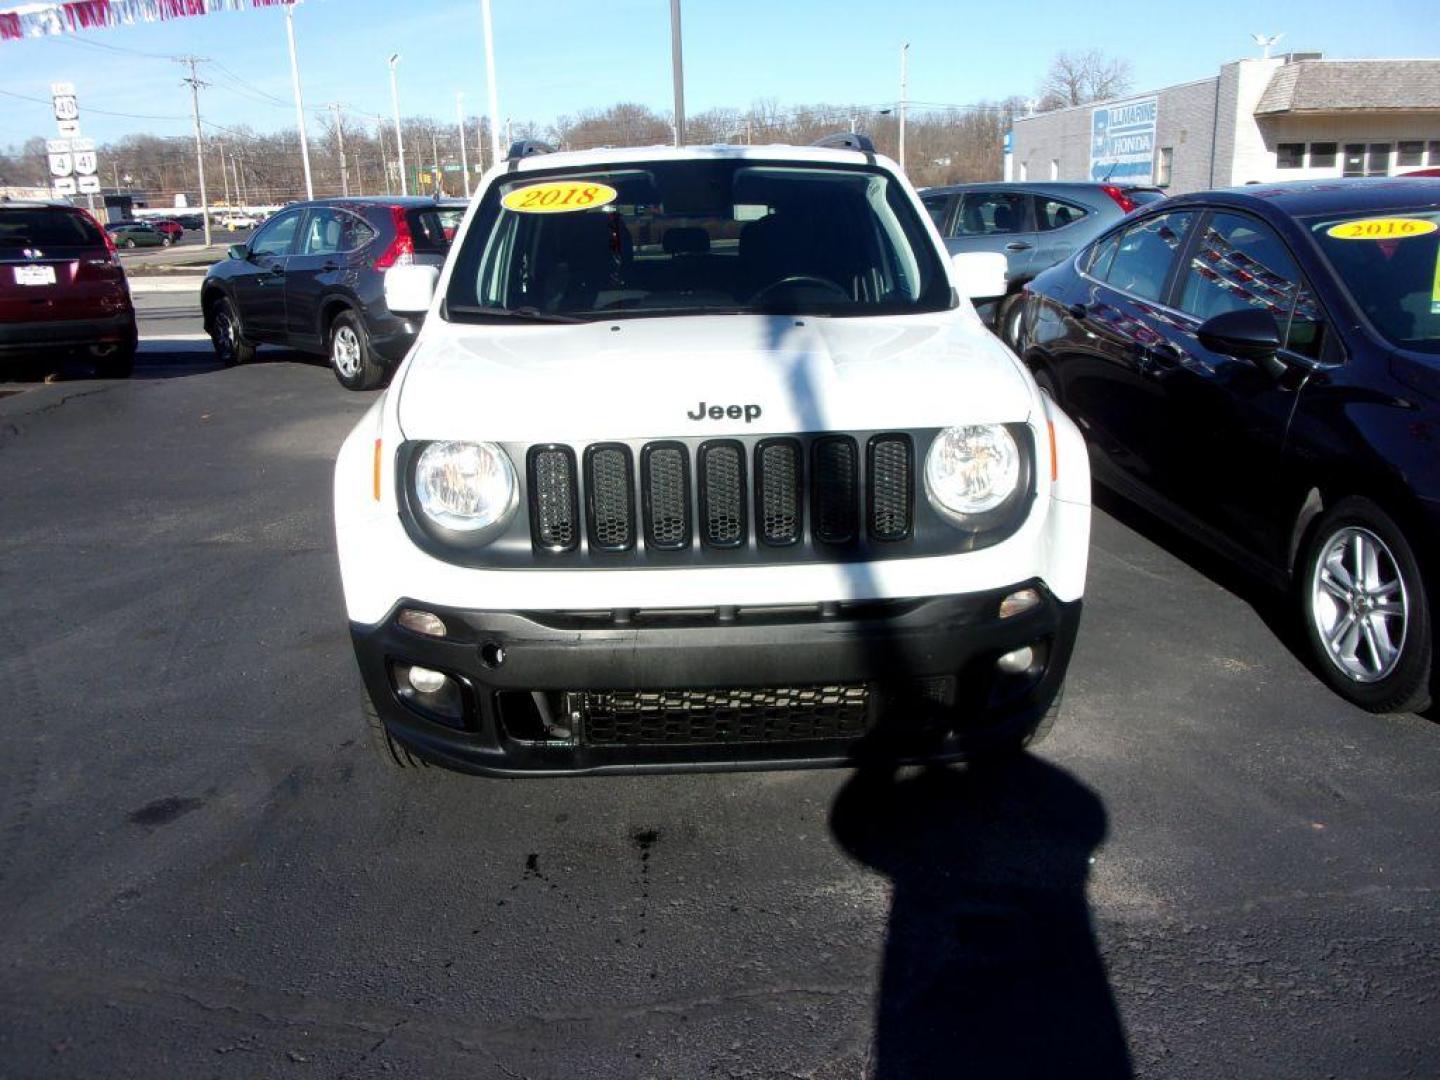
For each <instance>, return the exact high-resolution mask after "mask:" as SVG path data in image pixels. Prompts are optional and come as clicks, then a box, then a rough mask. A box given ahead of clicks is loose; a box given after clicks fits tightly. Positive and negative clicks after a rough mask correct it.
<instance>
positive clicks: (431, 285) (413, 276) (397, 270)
mask: <svg viewBox="0 0 1440 1080" xmlns="http://www.w3.org/2000/svg"><path fill="white" fill-rule="evenodd" d="M439 280H440V268H439V267H438V266H392V267H390V269H389V270H386V271H385V306H386V307H388V308H389V309H390V310H391V311H392V312H394V313H395V314H396V315H423V314H425V312H427V311H429V310H430V301H432V300H434V299H435V285H436V283H438V282H439Z"/></svg>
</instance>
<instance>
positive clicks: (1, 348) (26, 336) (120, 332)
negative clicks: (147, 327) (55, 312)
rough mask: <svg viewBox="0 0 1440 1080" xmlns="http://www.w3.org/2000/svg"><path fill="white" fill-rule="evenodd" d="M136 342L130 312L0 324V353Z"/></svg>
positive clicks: (135, 331)
mask: <svg viewBox="0 0 1440 1080" xmlns="http://www.w3.org/2000/svg"><path fill="white" fill-rule="evenodd" d="M136 340H137V330H136V325H135V313H134V312H133V311H126V312H121V313H120V314H119V315H113V316H102V317H100V318H95V319H53V320H45V321H42V322H23V323H0V354H7V353H12V354H13V353H27V352H38V351H40V350H48V349H77V348H85V347H88V346H91V345H133V344H134V343H135V341H136Z"/></svg>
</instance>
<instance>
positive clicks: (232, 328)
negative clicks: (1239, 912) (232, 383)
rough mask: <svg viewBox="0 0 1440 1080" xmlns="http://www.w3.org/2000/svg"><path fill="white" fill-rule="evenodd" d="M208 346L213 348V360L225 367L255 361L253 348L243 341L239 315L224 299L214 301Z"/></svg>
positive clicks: (243, 332)
mask: <svg viewBox="0 0 1440 1080" xmlns="http://www.w3.org/2000/svg"><path fill="white" fill-rule="evenodd" d="M210 344H211V345H213V346H214V347H215V358H216V359H217V360H219V361H220V363H222V364H224V365H225V366H226V367H235V366H236V365H237V364H248V363H250V362H251V361H253V360H254V359H255V346H254V345H251V344H249V343H248V342H247V341H246V340H245V331H244V329H243V328H242V326H241V324H240V315H239V313H238V312H236V310H235V306H234V305H233V304H231V303H230V301H229V300H227V299H225V298H224V297H221V298H220V299H219V300H217V301H215V310H214V311H213V312H212V313H211V315H210Z"/></svg>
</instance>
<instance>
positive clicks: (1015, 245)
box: [1005, 240, 1034, 251]
mask: <svg viewBox="0 0 1440 1080" xmlns="http://www.w3.org/2000/svg"><path fill="white" fill-rule="evenodd" d="M1033 246H1034V245H1033V244H1027V243H1025V241H1024V240H1011V241H1010V243H1008V244H1006V245H1005V250H1006V251H1029V250H1030V249H1031V247H1033Z"/></svg>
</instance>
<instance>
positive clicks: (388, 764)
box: [360, 689, 430, 774]
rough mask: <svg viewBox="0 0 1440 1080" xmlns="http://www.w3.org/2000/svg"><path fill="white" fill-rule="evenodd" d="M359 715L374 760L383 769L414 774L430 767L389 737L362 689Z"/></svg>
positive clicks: (383, 722)
mask: <svg viewBox="0 0 1440 1080" xmlns="http://www.w3.org/2000/svg"><path fill="white" fill-rule="evenodd" d="M360 715H361V717H362V718H363V719H364V721H365V729H366V733H367V735H368V736H369V743H370V749H371V751H372V752H373V753H374V755H375V760H377V761H378V762H380V764H381V765H382V766H383V767H384V768H385V769H387V770H388V771H391V772H407V773H411V774H415V773H418V772H419V771H420V770H424V769H429V768H430V763H429V762H428V761H426V760H425V759H424V758H422V757H421V756H420V755H419V754H415V753H412V752H411V751H410V749H409V748H408V747H406V746H405V744H404V743H401V742H396V741H395V740H394V739H393V738H391V737H390V731H389V729H388V728H386V727H385V721H384V720H381V719H380V714H379V713H378V712H376V711H375V703H374V702H373V701H371V700H370V694H369V693H368V692H367V691H365V690H363V689H362V690H361V691H360Z"/></svg>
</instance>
